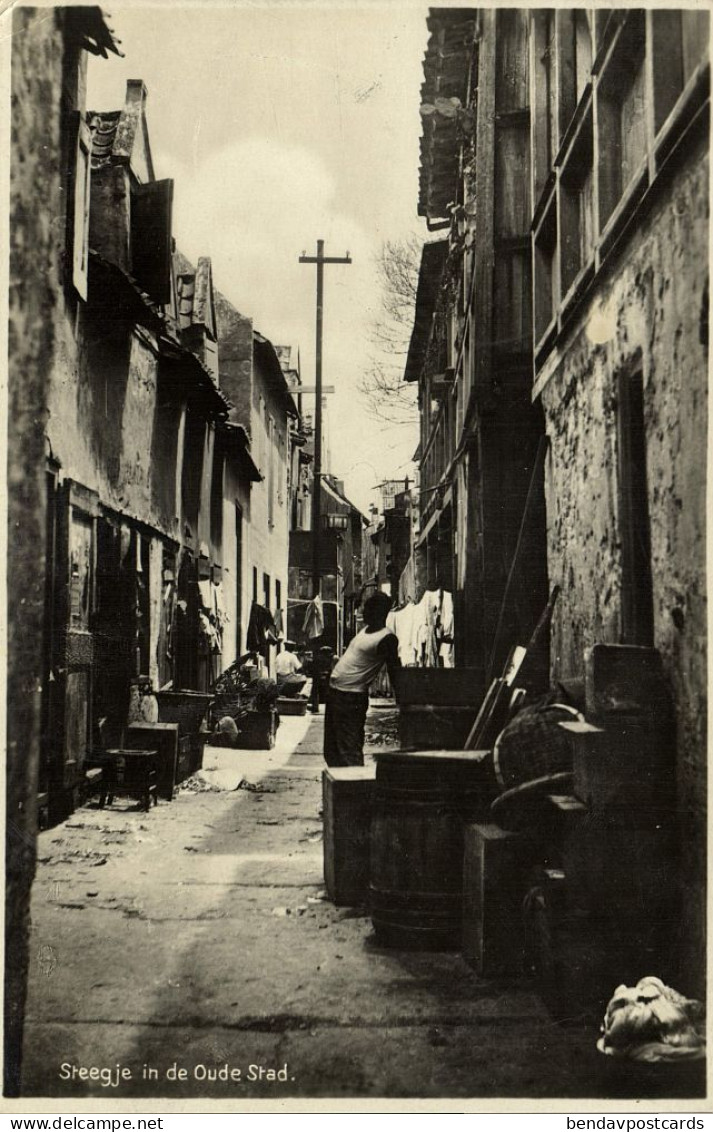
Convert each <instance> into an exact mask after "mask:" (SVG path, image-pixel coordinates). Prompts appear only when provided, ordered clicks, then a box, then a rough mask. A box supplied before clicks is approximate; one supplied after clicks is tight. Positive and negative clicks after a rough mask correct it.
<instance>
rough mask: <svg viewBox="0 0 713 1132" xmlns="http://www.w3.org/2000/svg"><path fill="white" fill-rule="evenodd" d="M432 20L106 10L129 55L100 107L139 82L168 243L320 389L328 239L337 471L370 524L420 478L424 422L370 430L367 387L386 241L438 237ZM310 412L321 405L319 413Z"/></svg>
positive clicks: (261, 10)
mask: <svg viewBox="0 0 713 1132" xmlns="http://www.w3.org/2000/svg"><path fill="white" fill-rule="evenodd" d="M426 15H427V7H426V6H423V5H421V4H420V3H410V4H408V6H400V5H399V4H398V3H383V2H381V3H369V4H368V5H362V6H356V5H354V6H352V5H347V4H339V5H337V4H335V3H332V4H330V5H324V6H315V5H306V4H305V5H295V4H288V3H279V2H274V0H273V2H270V3H267V2H264V0H263V3H249V2H248V0H241V2H239V3H237V4H230V5H220V6H218V5H213V4H210V5H208V4H201V5H200V6H196V7H178V8H176V7H173V8H168V7H167V6H163V7H147V6H140V7H137V6H134V7H120V6H117V5H112V6H111V17H110V19H109V23H110V24H111V26H112V27H113V28H114V30H115V32H116V35H117V36H118V38H119V39H120V40H121V41H122V44H121V46H122V50H123V51H124V53H125V58H124V59H119V58H117V57H115V56H111V57H110V58H109V59H101V58H98V59H96V58H92V59H91V61H90V67H89V77H88V93H87V107H88V109H89V110H115V109H119V108H120V107H121V106H122V105H123V101H124V92H125V86H126V80H127V79H130V78H131V79H143V81H144V83H145V84H146V86H147V88H148V100H147V107H146V115H147V122H148V128H149V138H150V144H151V150H152V155H153V160H154V166H155V173H156V176H157V177H158V178H163V177H172V178H173V179H174V219H173V229H174V235H175V237H176V241H177V245H178V247H179V248H180V249H181V251H183V252H184V254H185V255H187V256H188V257H189V258H190V259H191V260H193V262H195V261H196V259H197V258H198V256H201V255H207V256H210V257H211V259H212V265H213V281H214V285H215V286H216V287H217V288H218V289H219V290H220V291H222V292H223V294H225V295H226V296H227V298H228V299H229V300H230V301H231V302H232V303H233V304H234V305H235V306H236V307H238V309H239V310H240V311H241V312H242V313H243V314H246V315H249V316H250V317H252V318H253V320H254V324H255V327H256V328H257V329H259V330H260V331H261V333H263V334H265V335H266V336H267V337H268V338H270V339H271V340H272V341H273V342H274V343H275V344H276V345H283V344H285V345H292V346H293V348H294V349H295V350H296V349H297V348H299V351H300V360H301V369H302V380H303V381H304V382H305V383H307V384H314V353H315V349H314V345H315V342H314V340H315V285H316V279H315V275H316V270H315V268H314V267H313V266H307V265H300V264H299V262H298V258H299V256H300V255H301V254H302V252H303V251H304V252H307V254H310V255H312V254H314V253H315V251H316V242H317V240H318V239H323V240H324V241H325V253H326V254H327V255H336V256H343V255H345V253H346V252H347V251H348V252H349V253H350V255H351V257H352V261H353V262H352V264H351V265H350V266H341V265H339V266H337V265H335V266H333V267H327V268H325V300H324V364H323V378H324V382H325V384H329V385H334V387H335V393H334V394H333V395H330V396H329V398H328V412H327V423H326V428H325V432H326V438H325V440H326V443H327V445H328V447H329V450H330V455H331V466H330V467H329V469H328V470H329V471H331V472H333V474H335V475H336V476H337V477H338V478H340V479H343V480H344V482H345V490H346V492H347V494H348V495H349V496H350V498H352V499H353V501H354V502H355V503H356V504H357V505H358V506H360V507H361V508H362V509H364V510H366V508H367V507H368V504H369V502H370V501H372V499H374V491H373V488H374V487H375V485H376V484H378V483H379V481H380V480H381V479H384V478H391V477H393V478H399V477H402V476H405V475H407V474H412V471H413V466H412V464H411V456H412V455H413V452H414V450H415V448H416V444H417V442H418V435H417V426H416V423H415V422H414V424H413V425H412V426H410V427H409V426H406V427H404V426H393V425H392V426H387V425H385V424H384V423H383V422H379V421H375V420H374V419H373V418H372V417H371V416H370V415H369V413H368V409H367V406H366V404H365V402H364V399H363V397H362V396H361V395H360V393H359V390H358V382H359V379H360V377H361V376H362V374H363V373H364V371H365V369H366V368H367V367H368V361H369V357H370V355H371V354H372V353H373V346H372V345H371V342H370V338H369V332H370V327H371V325H372V324H373V320H374V319H375V318H376V317H377V316H378V311H379V303H380V285H379V277H378V274H377V270H376V264H375V259H376V256H377V254H378V252H379V249H380V247H381V245H382V242H383V241H384V240H393V239H399V238H402V237H405V236H407V235H408V234H409V233H413V232H415V233H417V234H420V235H422V236H425V235H426V233H425V228H424V225H423V222H422V221H420V220H419V219H418V217H417V214H416V210H417V198H418V169H419V149H418V143H419V137H420V118H419V91H420V85H421V82H422V71H421V64H422V60H423V54H424V51H425V47H426V39H427V29H426ZM306 408H307V409H308V403H306Z"/></svg>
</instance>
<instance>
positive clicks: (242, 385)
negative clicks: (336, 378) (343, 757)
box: [216, 292, 299, 672]
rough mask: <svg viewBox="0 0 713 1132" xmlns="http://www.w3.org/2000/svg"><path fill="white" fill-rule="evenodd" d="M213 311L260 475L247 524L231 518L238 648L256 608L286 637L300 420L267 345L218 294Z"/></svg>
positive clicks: (225, 380) (229, 386)
mask: <svg viewBox="0 0 713 1132" xmlns="http://www.w3.org/2000/svg"><path fill="white" fill-rule="evenodd" d="M216 312H217V335H218V348H219V352H220V374H221V387H222V389H223V390H224V392H225V394H226V395H227V396H228V397H229V398H230V401H231V403H232V405H233V408H232V410H231V420H233V421H234V422H235V423H236V424H238V423H239V424H240V425H241V427H242V428H243V429H244V431H245V434H246V436H247V439H248V442H249V444H250V450H251V453H252V456H253V458H254V461H255V464H256V466H257V468H258V470H259V473H260V477H261V478H260V481H259V482H258V483H257V484H255V485H254V486H253V489H252V491H251V497H250V513H249V523H248V522H247V516H246V515H245V514H244V513H241V512H239V511H238V510H236V513H235V518H234V522H235V530H236V543H235V545H236V546H237V545H238V543H239V545H240V547H241V553H242V562H243V566H242V570H243V586H242V590H243V593H244V598H245V600H244V604H243V607H242V609H241V612H240V615H239V617H238V619H237V623H238V624H239V626H240V628H239V630H238V632H237V633H236V641H237V638H238V637H239V639H240V642H241V644H240V646H239V650H238V651H240V650H243V646H244V645H245V646H247V630H248V627H249V623H250V613H251V610H252V608H253V606H255V605H258V606H261V607H262V608H263V609H266V610H268V612H269V613H270V614H271V616H272V617H273V620H274V621H275V623H276V627H277V628H278V630H281V631H282V633H283V634H284V630H285V625H286V618H287V593H288V556H289V532H290V511H291V494H292V476H293V474H294V473H293V465H294V459H295V458H294V448H295V438H296V432H297V431H298V430H296V426H297V424H298V420H299V417H298V412H297V407H296V405H295V401H294V398H293V396H292V393H291V389H290V384H289V382H288V377H287V375H286V373H285V371H284V370H283V367H282V364H281V361H280V357H279V356H278V353H277V350H276V348H275V347H274V346H273V344H272V343H271V342H270V341H269V340H268V339H267V338H265V337H264V336H263V335H262V334H259V333H258V332H257V331H256V330H255V329H254V327H253V324H252V320H251V319H249V318H247V317H245V316H244V315H242V314H240V313H239V311H237V310H236V308H235V307H234V306H233V305H232V304H231V303H230V302H229V301H228V300H227V299H226V298H225V296H224V295H221V294H220V293H219V292H218V293H217V296H216ZM236 554H237V550H236ZM243 651H244V650H243ZM274 656H275V650H274V648H267V647H266V648H265V649H264V650H263V659H264V661H265V663H266V665H267V667H268V669H269V671H271V672H272V671H273V666H274Z"/></svg>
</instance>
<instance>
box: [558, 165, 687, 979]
mask: <svg viewBox="0 0 713 1132" xmlns="http://www.w3.org/2000/svg"><path fill="white" fill-rule="evenodd" d="M701 145H702V143H701ZM707 247H708V168H707V154H706V153H705V152H704V151H703V149H702V148H699V149H698V150H697V151H696V152H694V153H692V154H690V155H689V157H688V159H687V160H686V161H685V162H682V163H681V164H680V165H679V168H678V170H677V172H676V176H675V179H674V180H673V181H672V183H671V185H670V192H668V193H665V194H664V195H663V196H662V198H661V199H660V202H659V204H658V206H657V207H656V209H655V210H654V211H653V212H651V213H650V214H649V216H648V218H647V219H646V220H645V222H644V223H643V224H642V225H641V227H640V229H639V231H638V232H637V233H636V235H635V236H634V237H633V238H632V239H630V240H629V241H628V243H627V244H626V247H625V248H624V249H622V252H621V255H620V258H619V262H618V266H617V268H616V271H615V273H613V274H612V275H611V276H610V277H609V278H608V279H607V280H606V281H604V282H603V283H602V285H601V287H600V288H599V293H598V295H597V297H596V299H594V300H592V302H590V303H589V305H588V307H587V309H586V310H585V312H584V314H583V316H582V319H581V321H580V324H579V327H578V329H577V331H576V333H575V334H574V336H573V338H572V340H571V345H570V347H569V349H567V350H566V352H565V355H564V359H563V360H562V361H561V362H560V363H559V365H558V366H557V368H556V370H555V372H554V375H553V377H552V379H551V380H550V381H549V384H547V385H546V387H545V389H544V392H543V394H542V400H543V405H544V409H545V413H546V428H547V432H548V435H549V437H550V440H551V450H550V453H549V458H548V463H547V470H546V494H547V514H548V555H549V574H550V582H551V584H554V583H559V584H560V585H561V586H562V594H561V596H560V599H559V602H558V605H557V608H556V610H555V616H554V621H553V630H552V632H553V635H552V662H553V668H554V674H555V676H566V675H573V674H579V675H581V673H582V671H583V653H584V649H585V648H587V647H588V646H589V645H591V644H593V643H594V642H595V641H604V642H617V641H619V640H620V639H621V636H620V634H621V548H620V542H619V534H618V530H617V475H616V462H617V452H616V443H617V441H616V436H617V433H616V411H617V404H616V379H617V374H618V372H619V371H620V370H621V369H622V368H623V367H627V366H629V365H630V364H631V363H632V362H635V361H636V359H637V357H638V356H639V355H640V358H641V365H642V369H643V380H644V411H645V421H646V434H647V470H648V499H649V509H650V517H651V550H652V572H653V590H654V622H655V628H654V634H655V644H656V647H657V648H658V649H659V650H660V652H661V654H662V656H663V658H664V663H665V666H666V671H667V673H668V676H669V678H670V681H671V684H672V687H673V691H674V696H675V701H676V708H677V719H678V742H677V748H678V754H677V760H678V765H677V773H678V787H679V798H678V803H679V808H680V809H681V812H682V815H683V826H684V828H683V836H682V843H683V848H684V862H683V876H684V879H685V883H686V919H687V931H686V937H685V944H684V947H685V949H686V951H687V955H686V957H685V958H684V966H687V967H688V970H689V971H690V972H696V971H697V972H698V973H699V975H700V971H701V969H702V967H701V961H702V956H703V955H704V942H703V933H704V925H705V907H704V891H703V881H704V871H705V866H704V862H705V816H704V815H705V796H706V644H705V633H706V593H705V563H706V558H705V535H706V532H705V451H706V442H707V356H706V350H705V348H704V346H703V344H702V342H701V315H702V310H703V305H704V291H705V288H706V284H707V277H708V264H707V257H706V255H705V253H704V250H703V249H705V248H707ZM706 318H707V315H706ZM606 325H609V327H610V329H609V330H608V332H607V334H606V335H604V334H602V333H601V329H602V326H606ZM588 330H589V335H591V336H592V337H595V338H596V337H599V338H601V337H605V336H606V338H607V340H606V341H605V342H603V343H602V344H599V345H596V346H595V345H593V342H592V341H591V340H590V337H589V336H588ZM691 977H694V978H695V977H696V976H695V975H692V976H691Z"/></svg>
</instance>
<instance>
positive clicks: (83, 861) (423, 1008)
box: [23, 709, 611, 1100]
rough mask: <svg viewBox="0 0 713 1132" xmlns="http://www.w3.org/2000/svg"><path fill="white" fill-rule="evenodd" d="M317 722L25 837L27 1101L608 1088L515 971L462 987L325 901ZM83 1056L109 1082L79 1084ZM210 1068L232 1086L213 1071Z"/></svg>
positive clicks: (590, 1042)
mask: <svg viewBox="0 0 713 1132" xmlns="http://www.w3.org/2000/svg"><path fill="white" fill-rule="evenodd" d="M384 714H385V713H384V712H383V709H382V710H381V711H380V710H379V709H376V710H375V709H372V711H371V712H370V716H369V721H368V725H367V727H368V730H367V740H369V739H370V738H371V739H372V740H373V739H377V740H383V738H384V737H385V735H384V732H385V731H386V735H387V736H388V730H387V729H386V728H384V726H383V725H382V722H381V719H382V718H383V716H384ZM322 730H323V717H321V716H320V717H312V716H307V717H304V718H286V719H284V720H283V722H282V725H281V727H280V729H279V732H278V736H279V737H278V743H277V745H276V747H275V749H274V750H273V751H270V752H268V751H263V752H261V751H234V750H224V749H218V748H208V749H207V751H206V758H205V763H204V766H205V768H206V769H205V770H204V772H203V773H202V775H201V776H200V778H201V779H203V780H204V782H205V784H206V785H205V788H204V790H203V791H201V792H192V791H191V790H190V789H183V790H181V792H180V794H179V795H178V797H177V798H176V799H175V801H174V802H173V803H172V804H170V805H167V804H165V803H163V802H160V803H159V805H158V807H157V808H154V809H152V810H151V811H150V813H149V814H143V813H141V812H139V811H137V809H136V807H135V805H134V803H132V802H129V801H127V802H124V801H123V800H121V801H118V800H117V802H116V803H115V805H114V806H113V807H111V808H109V809H106V810H104V811H101V810H99V809H97V808H95V807H94V806H93V805H91V804H89V805H87V806H85V807H84V808H82V809H81V810H79V811H77V812H76V813H75V814H74V816H73V817H72V818H71V819H70V820H69V821H68V822H66V823H65V824H64V825H61V826H58V827H55V828H54V829H52V830H48V831H46V832H44V833H42V834H41V835H40V842H39V859H40V863H39V867H38V876H37V882H36V885H35V889H34V896H33V905H32V918H33V934H32V941H31V955H32V959H31V974H30V995H29V1002H28V1014H27V1024H26V1037H25V1062H24V1066H25V1068H24V1084H23V1091H24V1092H25V1093H26V1094H27V1095H33V1096H42V1095H53V1096H56V1097H58V1098H61V1097H63V1096H66V1097H69V1096H85V1097H86V1096H95V1097H104V1098H106V1097H110V1098H112V1099H114V1100H118V1099H119V1098H126V1097H137V1096H141V1097H151V1096H156V1097H162V1098H165V1099H170V1098H172V1097H176V1098H180V1097H186V1098H187V1097H196V1096H201V1097H210V1096H214V1097H226V1098H227V1097H230V1098H234V1099H239V1098H248V1097H262V1098H275V1097H296V1096H330V1097H332V1096H333V1097H339V1096H343V1097H348V1096H364V1097H368V1096H373V1097H383V1096H392V1097H449V1096H450V1097H477V1096H483V1097H488V1096H501V1097H502V1096H512V1097H516V1096H523V1097H527V1096H532V1095H538V1096H552V1097H556V1096H559V1097H567V1096H589V1095H596V1094H597V1091H598V1090H597V1078H598V1077H599V1085H600V1088H603V1087H604V1082H603V1080H602V1079H601V1074H602V1067H601V1066H600V1065H599V1064H598V1062H600V1061H605V1060H606V1059H603V1058H601V1057H599V1055H598V1054H597V1053H596V1050H595V1047H594V1041H595V1038H596V1034H592V1033H591V1032H588V1031H587V1030H586V1029H584V1030H583V1029H581V1028H580V1027H578V1026H577V1025H576V1023H573V1024H568V1025H564V1024H557V1023H555V1022H554V1021H553V1020H552V1019H551V1018H550V1017H549V1015H548V1013H547V1011H546V1010H545V1008H544V1006H543V1005H542V1003H541V1002H540V1000H539V998H538V996H537V995H536V993H535V992H534V990H533V987H532V986H531V985H530V984H529V983H527V982H526V981H523V982H522V983H520V984H518V983H513V981H512V980H508V982H507V984H504V983H503V984H502V985H501V984H499V983H497V982H492V981H484V980H482V979H478V978H477V977H476V975H475V974H474V973H473V971H472V970H471V969H470V968H469V967H468V966H467V965H466V964H465V962H464V961H463V959H462V958H461V956H460V955H459V954H458V953H456V952H453V953H447V952H436V953H433V952H431V953H425V952H406V951H396V950H388V949H386V948H380V947H377V946H376V945H375V944H374V942H373V931H372V926H371V921H370V919H369V916H368V914H367V912H366V910H364V909H350V908H335V907H334V905H333V904H332V903H331V902H329V901H328V900H327V899H326V896H325V892H324V887H323V871H322V822H321V817H320V808H321V794H320V791H321V786H320V780H321V774H322V769H323V765H324V764H323V762H322V757H321V745H322ZM375 749H378V748H376V747H375V746H374V745H371V746H367V748H366V751H367V756H368V755H369V753H370V752H371V753H373V751H374V750H375ZM239 784H242V789H237V787H238V785H239ZM335 1031H338V1041H337V1042H335ZM92 1066H94V1067H97V1068H102V1067H104V1068H106V1069H110V1070H111V1071H112V1075H111V1077H110V1082H109V1083H108V1084H105V1083H102V1081H101V1080H96V1079H95V1080H91V1079H87V1078H85V1079H82V1078H80V1077H78V1076H77V1072H78V1070H79V1069H80V1068H81V1067H84V1068H85V1069H91V1067H92ZM117 1066H118V1067H119V1080H118V1083H117ZM144 1066H146V1067H151V1068H152V1069H154V1070H156V1071H157V1073H158V1079H153V1080H147V1079H144V1077H143V1073H144ZM225 1066H227V1067H228V1071H227V1072H228V1073H230V1070H235V1069H237V1070H239V1071H240V1072H239V1079H236V1077H237V1076H238V1075H234V1076H233V1079H232V1080H231V1079H228V1080H223V1079H220V1074H219V1071H220V1069H221V1068H223V1067H225ZM285 1066H286V1067H287V1080H286V1081H285V1080H280V1079H277V1080H275V1079H274V1075H275V1074H276V1073H277V1071H281V1072H282V1075H283V1076H284V1069H285ZM75 1067H76V1068H75ZM251 1067H254V1068H251ZM604 1068H605V1069H606V1068H608V1066H604ZM127 1069H128V1071H129V1073H130V1074H131V1076H130V1078H128V1077H126V1076H124V1077H123V1078H122V1077H121V1076H120V1075H121V1073H122V1071H124V1072H125V1071H126V1070H127ZM180 1070H184V1071H185V1074H186V1075H185V1077H183V1079H178V1074H179V1072H180ZM147 1072H148V1070H147ZM261 1072H262V1074H263V1077H262V1079H260V1074H261ZM224 1075H225V1070H224ZM107 1076H109V1075H108V1074H107ZM216 1076H218V1078H219V1079H217V1080H216ZM607 1087H608V1088H609V1089H611V1082H609V1083H608V1085H607Z"/></svg>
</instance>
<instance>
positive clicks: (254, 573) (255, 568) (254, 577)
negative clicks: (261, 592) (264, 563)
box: [253, 566, 257, 602]
mask: <svg viewBox="0 0 713 1132" xmlns="http://www.w3.org/2000/svg"><path fill="white" fill-rule="evenodd" d="M253 601H255V602H256V601H257V566H253Z"/></svg>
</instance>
